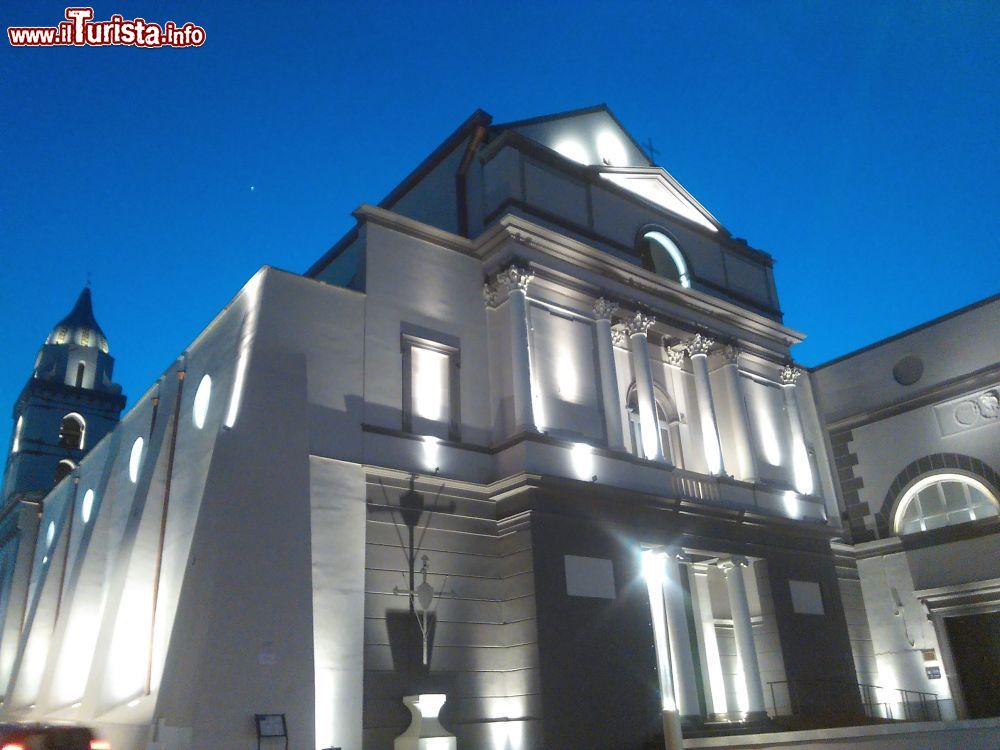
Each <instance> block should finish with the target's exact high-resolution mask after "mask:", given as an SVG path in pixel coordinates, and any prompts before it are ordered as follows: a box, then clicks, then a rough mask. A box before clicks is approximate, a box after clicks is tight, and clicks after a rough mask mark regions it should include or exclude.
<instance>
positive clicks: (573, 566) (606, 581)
mask: <svg viewBox="0 0 1000 750" xmlns="http://www.w3.org/2000/svg"><path fill="white" fill-rule="evenodd" d="M564 560H565V562H566V594H567V595H568V596H587V597H592V598H594V599H614V598H615V596H616V594H615V569H614V566H613V565H612V564H611V561H610V560H605V559H603V558H600V557H578V556H577V555H566V556H565V557H564Z"/></svg>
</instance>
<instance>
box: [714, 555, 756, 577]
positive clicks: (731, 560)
mask: <svg viewBox="0 0 1000 750" xmlns="http://www.w3.org/2000/svg"><path fill="white" fill-rule="evenodd" d="M718 565H719V568H721V569H722V570H724V571H725V572H727V573H728V572H729V571H730V570H734V569H736V568H746V567H749V565H750V561H749V560H747V559H746V558H745V557H744V556H743V555H731V556H729V557H727V558H724V559H722V560H719V563H718Z"/></svg>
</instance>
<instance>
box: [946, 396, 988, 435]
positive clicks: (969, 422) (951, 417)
mask: <svg viewBox="0 0 1000 750" xmlns="http://www.w3.org/2000/svg"><path fill="white" fill-rule="evenodd" d="M934 410H935V412H936V413H937V419H938V426H939V427H940V428H941V434H942V435H945V436H948V435H954V434H955V433H958V432H965V431H966V430H974V429H976V428H977V427H984V426H986V425H989V424H1000V388H990V389H989V390H987V391H983V392H981V393H977V394H975V395H971V396H963V397H962V398H959V399H954V400H952V401H948V402H946V403H944V404H938V405H937V406H935V407H934Z"/></svg>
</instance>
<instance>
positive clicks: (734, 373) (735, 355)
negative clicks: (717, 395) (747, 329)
mask: <svg viewBox="0 0 1000 750" xmlns="http://www.w3.org/2000/svg"><path fill="white" fill-rule="evenodd" d="M722 356H723V360H724V364H723V365H722V373H723V376H724V377H725V382H726V391H728V393H729V402H730V403H731V404H732V405H733V438H734V440H735V443H736V456H737V458H738V459H739V462H738V463H739V467H740V475H739V477H737V478H738V479H742V480H743V481H745V482H756V481H757V460H756V456H754V447H753V440H752V439H751V437H750V425H749V423H748V421H747V410H746V404H745V403H744V400H743V388H742V387H741V385H740V366H739V357H740V350H739V349H737V348H736V347H735V346H727V347H726V348H725V349H723V350H722Z"/></svg>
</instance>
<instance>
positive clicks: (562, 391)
mask: <svg viewBox="0 0 1000 750" xmlns="http://www.w3.org/2000/svg"><path fill="white" fill-rule="evenodd" d="M556 384H557V386H558V388H559V395H560V396H561V397H562V400H563V401H570V402H572V403H579V399H580V381H579V378H578V377H577V374H576V365H574V364H573V355H572V352H571V351H570V349H569V346H568V345H566V344H563V346H562V347H561V348H560V351H559V355H558V359H557V360H556Z"/></svg>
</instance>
